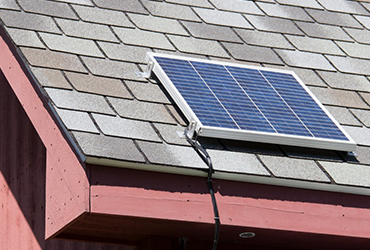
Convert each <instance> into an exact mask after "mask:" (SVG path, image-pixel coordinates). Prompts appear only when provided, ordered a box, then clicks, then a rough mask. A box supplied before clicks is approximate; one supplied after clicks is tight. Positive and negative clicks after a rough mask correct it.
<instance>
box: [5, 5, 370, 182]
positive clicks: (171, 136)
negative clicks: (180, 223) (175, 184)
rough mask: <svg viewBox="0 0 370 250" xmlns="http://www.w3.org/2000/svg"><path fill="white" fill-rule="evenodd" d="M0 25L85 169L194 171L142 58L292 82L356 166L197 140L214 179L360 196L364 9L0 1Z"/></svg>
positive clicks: (310, 152) (365, 160)
mask: <svg viewBox="0 0 370 250" xmlns="http://www.w3.org/2000/svg"><path fill="white" fill-rule="evenodd" d="M0 19H1V22H2V25H3V26H4V27H5V29H6V31H7V32H8V34H9V37H10V38H11V40H12V41H13V43H14V44H15V46H17V47H18V48H19V50H18V51H19V53H21V54H22V56H23V58H24V61H25V64H27V66H28V68H29V69H30V71H31V72H32V74H33V75H34V76H35V79H36V80H37V82H38V84H40V86H41V87H42V89H43V90H44V93H45V95H46V96H47V97H48V98H49V100H50V102H51V104H52V105H53V106H54V108H55V110H56V113H57V114H58V115H59V116H60V118H61V121H62V122H63V124H64V126H65V127H66V128H67V130H68V131H69V133H70V134H71V136H72V138H73V139H74V140H75V142H76V143H77V145H78V146H79V147H80V150H81V151H82V153H83V154H84V155H86V156H88V157H94V158H107V159H113V160H117V161H122V162H136V163H142V164H148V165H153V166H157V165H165V166H169V167H177V168H185V169H188V168H191V169H197V168H199V169H204V168H205V167H206V166H205V165H204V163H203V162H202V161H201V160H200V158H199V157H198V156H197V155H196V153H195V152H194V150H193V149H192V148H191V147H190V146H189V144H188V143H187V142H186V141H185V140H184V139H181V138H180V137H179V136H178V134H177V131H183V130H184V126H185V125H186V121H185V120H184V118H183V116H182V115H181V114H180V113H179V112H178V109H177V108H176V106H175V105H174V103H173V102H172V101H171V99H170V98H169V97H168V96H167V94H166V93H165V92H164V90H163V88H162V87H161V86H160V84H159V83H158V82H156V81H155V80H153V79H152V80H146V79H144V78H141V77H139V76H138V75H137V74H136V73H135V72H136V71H142V70H145V67H146V65H145V53H146V52H147V51H152V52H161V53H168V54H173V53H175V54H182V55H187V56H192V57H201V58H209V59H213V60H225V61H233V62H239V63H243V64H251V65H259V66H267V67H275V68H284V69H290V70H293V71H295V72H296V73H297V75H298V76H300V77H301V78H302V79H303V81H304V82H305V83H306V84H307V85H308V86H309V87H310V89H311V90H312V91H313V93H314V94H315V95H316V96H317V97H318V99H319V100H320V101H321V102H322V103H323V104H324V105H325V106H326V107H327V108H328V110H329V111H330V112H331V113H332V114H333V116H334V117H335V118H336V119H337V120H338V121H339V122H340V123H341V124H342V125H345V126H344V128H345V129H346V130H347V132H348V133H349V134H350V135H351V136H352V137H353V138H354V139H355V140H356V141H357V143H358V144H359V146H358V148H357V150H356V153H357V156H348V155H345V154H343V153H340V152H334V151H325V150H324V151H323V150H315V149H304V148H292V147H289V146H277V145H269V144H259V143H249V142H238V141H230V140H217V139H202V140H203V143H204V145H205V146H206V147H207V148H208V149H209V152H210V155H211V156H212V157H213V158H214V165H215V169H216V173H217V172H225V173H226V172H227V173H235V174H237V175H250V176H252V177H253V176H260V177H265V178H274V179H276V180H277V182H274V183H278V182H279V180H296V181H298V182H310V183H313V184H314V183H328V185H333V186H335V185H339V186H356V187H366V188H370V182H369V181H368V180H369V179H370V157H369V153H370V119H369V115H370V82H369V79H370V52H369V51H370V4H368V3H366V1H347V0H294V1H293V0H269V1H266V0H263V1H258V0H256V1H248V0H245V1H237V0H228V1H225V0H209V1H208V0H125V1H121V0H37V1H35V0H18V1H15V0H6V1H0Z"/></svg>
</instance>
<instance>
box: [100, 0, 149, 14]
mask: <svg viewBox="0 0 370 250" xmlns="http://www.w3.org/2000/svg"><path fill="white" fill-rule="evenodd" d="M94 2H95V4H96V5H97V6H99V7H102V8H106V9H113V10H122V11H127V12H134V13H143V14H145V13H148V12H147V11H146V10H145V9H144V7H143V6H142V5H141V4H140V1H137V0H125V1H122V0H94Z"/></svg>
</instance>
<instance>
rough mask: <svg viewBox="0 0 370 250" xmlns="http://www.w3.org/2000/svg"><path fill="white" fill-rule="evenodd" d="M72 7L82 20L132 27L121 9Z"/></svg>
mask: <svg viewBox="0 0 370 250" xmlns="http://www.w3.org/2000/svg"><path fill="white" fill-rule="evenodd" d="M73 8H74V9H75V11H76V12H77V14H78V15H79V16H80V17H81V19H82V20H84V21H87V22H92V23H101V24H105V25H115V26H123V27H134V25H133V24H132V23H131V22H130V20H129V19H128V18H127V17H126V15H125V14H124V13H123V12H121V11H115V10H107V9H99V8H94V7H86V6H79V5H74V6H73Z"/></svg>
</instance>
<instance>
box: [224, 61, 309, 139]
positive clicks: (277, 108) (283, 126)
mask: <svg viewBox="0 0 370 250" xmlns="http://www.w3.org/2000/svg"><path fill="white" fill-rule="evenodd" d="M226 68H228V70H229V71H230V73H231V74H232V75H233V77H234V78H235V79H236V81H237V82H238V84H239V85H240V86H241V87H242V88H243V89H244V90H245V92H246V93H248V95H249V96H250V98H251V99H252V100H253V101H254V102H255V103H256V105H257V106H258V107H259V109H260V110H261V111H262V112H263V114H264V115H265V116H266V117H267V119H268V120H269V121H270V123H271V124H272V126H273V127H274V128H275V129H276V130H277V132H278V133H284V134H294V135H303V136H311V133H310V131H308V130H307V128H306V127H305V126H304V124H303V123H302V122H301V121H300V120H299V118H298V117H297V116H296V114H295V113H294V112H293V111H292V110H291V109H290V107H289V106H288V105H287V104H286V103H285V102H284V100H283V99H282V98H281V97H280V96H279V95H278V93H277V92H276V91H274V89H273V88H271V86H270V84H269V83H268V81H266V79H265V78H264V76H263V75H262V74H261V73H260V72H259V71H257V70H252V69H247V68H238V67H230V66H227V67H226ZM282 118H284V119H282ZM292 128H294V129H292Z"/></svg>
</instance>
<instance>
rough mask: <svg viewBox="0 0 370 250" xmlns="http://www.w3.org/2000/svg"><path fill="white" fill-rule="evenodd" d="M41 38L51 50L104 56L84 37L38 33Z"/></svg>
mask: <svg viewBox="0 0 370 250" xmlns="http://www.w3.org/2000/svg"><path fill="white" fill-rule="evenodd" d="M40 36H41V38H42V40H43V41H44V42H45V44H46V46H48V47H49V49H51V50H56V51H62V52H68V53H71V54H79V55H86V56H96V57H104V56H103V54H102V53H101V52H100V50H99V48H98V46H96V44H95V43H94V42H93V41H91V40H86V39H80V38H74V37H67V36H61V35H54V34H48V33H40Z"/></svg>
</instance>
